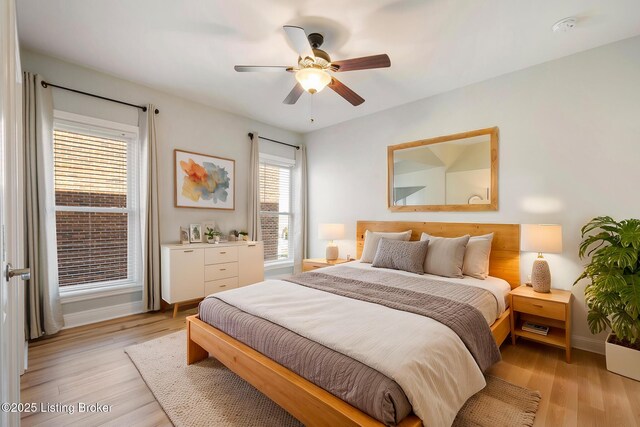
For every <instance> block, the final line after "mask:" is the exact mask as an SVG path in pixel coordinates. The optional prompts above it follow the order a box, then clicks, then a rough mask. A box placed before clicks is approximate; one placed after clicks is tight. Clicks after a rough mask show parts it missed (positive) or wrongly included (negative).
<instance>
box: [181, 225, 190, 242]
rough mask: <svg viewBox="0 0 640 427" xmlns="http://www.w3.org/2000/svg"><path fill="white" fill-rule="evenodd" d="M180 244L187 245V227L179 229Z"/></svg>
mask: <svg viewBox="0 0 640 427" xmlns="http://www.w3.org/2000/svg"><path fill="white" fill-rule="evenodd" d="M180 243H182V244H183V245H188V244H189V229H188V228H187V227H180Z"/></svg>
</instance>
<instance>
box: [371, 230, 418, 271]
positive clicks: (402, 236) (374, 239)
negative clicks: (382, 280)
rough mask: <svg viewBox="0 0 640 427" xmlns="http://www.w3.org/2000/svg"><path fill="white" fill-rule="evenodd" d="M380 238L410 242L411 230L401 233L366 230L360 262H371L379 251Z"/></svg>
mask: <svg viewBox="0 0 640 427" xmlns="http://www.w3.org/2000/svg"><path fill="white" fill-rule="evenodd" d="M380 239H391V240H403V241H405V242H408V241H409V240H410V239H411V230H407V231H403V232H400V233H383V232H380V231H369V230H367V231H365V232H364V248H363V249H362V256H361V257H360V262H367V263H369V264H371V263H372V262H373V259H374V258H375V256H376V252H377V251H378V243H380Z"/></svg>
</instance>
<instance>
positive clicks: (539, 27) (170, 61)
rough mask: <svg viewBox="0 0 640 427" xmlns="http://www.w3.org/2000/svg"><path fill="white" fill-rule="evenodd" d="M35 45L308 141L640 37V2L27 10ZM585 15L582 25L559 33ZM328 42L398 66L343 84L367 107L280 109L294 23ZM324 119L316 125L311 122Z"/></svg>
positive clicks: (511, 0) (332, 50)
mask: <svg viewBox="0 0 640 427" xmlns="http://www.w3.org/2000/svg"><path fill="white" fill-rule="evenodd" d="M17 3H18V20H19V35H20V39H21V43H22V45H23V47H26V48H28V49H33V50H36V51H39V52H43V53H47V54H49V55H52V56H56V57H59V58H62V59H65V60H68V61H71V62H75V63H78V64H81V65H85V66H87V67H90V68H94V69H97V70H100V71H103V72H105V73H109V74H112V75H115V76H118V77H122V78H124V79H127V80H131V81H134V82H138V83H142V84H144V85H147V86H151V87H155V88H158V89H161V90H163V91H166V92H169V93H173V94H176V95H179V96H182V97H185V98H190V99H193V100H196V101H199V102H202V103H204V104H208V105H211V106H214V107H218V108H220V109H223V110H226V111H230V112H234V113H237V114H241V115H244V116H248V117H252V118H255V119H257V120H260V121H263V122H265V123H269V124H272V125H275V126H279V127H282V128H285V129H291V130H295V131H299V132H309V131H312V130H315V129H319V128H321V127H325V126H329V125H332V124H335V123H339V122H342V121H345V120H349V119H352V118H355V117H359V116H363V115H366V114H371V113H373V112H376V111H380V110H384V109H387V108H390V107H393V106H396V105H400V104H404V103H407V102H411V101H414V100H417V99H420V98H424V97H427V96H431V95H434V94H437V93H441V92H445V91H447V90H451V89H454V88H457V87H461V86H464V85H467V84H470V83H473V82H477V81H482V80H485V79H488V78H491V77H494V76H498V75H500V74H504V73H508V72H510V71H515V70H518V69H522V68H526V67H529V66H531V65H534V64H538V63H541V62H545V61H548V60H551V59H555V58H559V57H562V56H566V55H570V54H572V53H576V52H579V51H582V50H586V49H589V48H593V47H596V46H600V45H603V44H607V43H610V42H613V41H617V40H621V39H625V38H628V37H632V36H635V35H638V34H640V1H638V0H615V1H613V0H483V1H478V0H379V1H375V0H349V1H345V0H322V1H310V0H307V1H303V0H233V1H229V0H185V1H175V0H135V1H132V0H47V1H42V0H18V1H17ZM567 16H576V17H577V18H578V26H577V28H576V29H575V30H573V31H571V32H568V33H560V34H555V33H553V32H552V31H551V25H552V24H553V23H554V22H556V21H557V20H559V19H561V18H565V17H567ZM286 24H293V25H299V26H302V27H304V28H305V29H306V30H307V33H310V32H320V33H322V34H324V36H325V44H324V45H323V47H322V48H323V49H324V50H326V51H327V52H328V53H329V54H330V55H331V57H332V58H333V59H334V60H337V59H347V58H353V57H359V56H367V55H373V54H378V53H387V54H389V56H390V57H391V68H386V69H380V70H366V71H353V72H346V73H340V74H339V75H337V76H336V77H338V78H339V79H340V80H341V81H342V82H343V83H344V84H346V85H348V86H349V87H350V88H351V89H353V90H354V91H356V92H357V93H358V94H360V95H361V96H362V97H364V98H365V99H366V102H365V103H364V104H362V105H361V106H359V107H353V106H351V105H350V104H348V103H347V102H346V101H345V100H343V99H342V98H340V97H339V96H338V95H337V94H336V93H334V92H333V91H331V90H330V89H325V90H324V91H322V92H320V93H318V94H316V95H314V96H311V95H309V94H303V96H302V97H301V99H300V100H299V101H298V103H297V104H296V105H294V106H290V105H284V104H282V100H283V99H284V98H285V96H286V95H287V94H288V93H289V91H290V90H291V88H292V87H293V85H294V83H295V81H294V76H293V75H291V74H289V73H282V74H278V73H264V74H262V73H260V74H259V73H236V72H235V71H234V70H233V66H234V65H236V64H242V65H294V63H295V61H296V54H295V53H294V51H293V50H292V49H291V47H290V46H289V45H288V42H287V39H286V38H285V35H284V32H283V31H282V26H283V25H286ZM311 115H313V117H314V118H315V123H313V124H312V123H310V120H309V119H310V117H311Z"/></svg>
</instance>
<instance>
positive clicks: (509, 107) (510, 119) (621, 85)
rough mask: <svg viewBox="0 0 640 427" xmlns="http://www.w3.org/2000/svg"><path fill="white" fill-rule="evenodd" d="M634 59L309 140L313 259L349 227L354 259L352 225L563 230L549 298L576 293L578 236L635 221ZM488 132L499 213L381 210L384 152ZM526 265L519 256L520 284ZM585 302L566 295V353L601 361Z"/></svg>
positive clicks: (594, 56) (613, 52)
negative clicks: (608, 223) (584, 350)
mask: <svg viewBox="0 0 640 427" xmlns="http://www.w3.org/2000/svg"><path fill="white" fill-rule="evenodd" d="M638 52H640V37H635V38H632V39H628V40H624V41H621V42H617V43H614V44H611V45H607V46H604V47H600V48H597V49H593V50H590V51H586V52H582V53H580V54H576V55H573V56H570V57H565V58H562V59H559V60H556V61H552V62H548V63H545V64H541V65H538V66H535V67H532V68H528V69H525V70H522V71H518V72H515V73H511V74H507V75H504V76H501V77H498V78H494V79H491V80H488V81H485V82H481V83H477V84H474V85H471V86H468V87H465V88H462V89H458V90H454V91H451V92H448V93H445V94H442V95H438V96H434V97H431V98H427V99H423V100H420V101H417V102H414V103H411V104H407V105H403V106H400V107H396V108H393V109H390V110H386V111H383V112H380V113H376V114H373V115H370V116H366V117H362V118H359V119H355V120H351V121H348V122H345V123H341V124H338V125H335V126H332V127H329V128H325V129H321V130H318V131H315V132H312V133H310V134H307V135H305V141H306V143H307V146H308V162H309V195H310V200H309V205H310V206H309V211H310V221H309V232H310V235H309V237H310V248H309V250H310V255H311V256H320V255H322V254H323V253H324V246H325V243H324V242H322V241H319V240H318V239H317V227H318V224H319V223H324V222H330V223H333V222H338V223H344V224H346V226H347V228H346V234H347V236H352V238H351V239H350V240H345V241H342V242H338V243H339V245H340V254H341V256H345V255H347V254H350V255H352V256H355V252H356V251H355V232H356V230H355V227H356V221H357V220H409V221H450V222H488V223H559V224H562V226H563V235H564V252H563V253H562V254H557V255H548V256H547V259H548V260H549V264H550V267H551V272H552V274H553V287H555V288H561V289H572V283H573V281H574V279H575V278H576V277H577V276H578V275H579V273H580V271H581V265H582V262H581V261H580V260H579V259H578V256H577V252H578V244H579V241H580V236H579V230H580V227H581V226H582V225H583V224H584V223H586V222H587V221H588V220H589V219H590V218H592V217H594V216H597V215H611V216H613V217H614V218H618V219H623V218H629V217H638V215H640V197H638V190H637V189H638V182H640V167H638V163H639V161H640V101H639V100H640V55H639V54H638ZM362 95H364V96H365V98H366V94H362ZM491 126H498V127H499V128H500V146H499V162H500V169H499V210H498V211H497V212H483V213H446V212H442V213H439V212H433V213H429V212H423V213H392V212H390V211H389V210H388V209H387V207H386V194H385V188H386V185H387V182H386V179H387V176H386V175H387V174H386V165H387V157H386V156H387V150H386V147H387V146H388V145H392V144H398V143H402V142H406V141H414V140H418V139H424V138H431V137H434V136H439V135H447V134H452V133H457V132H463V131H469V130H474V129H480V128H487V127H491ZM533 259H534V254H523V256H522V259H521V272H522V277H523V278H526V276H527V274H529V271H530V268H531V264H532V262H533ZM582 290H583V287H582V286H578V287H576V288H575V289H574V290H573V293H574V295H575V301H574V305H573V309H574V316H573V318H574V345H577V346H581V347H591V348H594V349H602V348H603V345H602V338H603V337H602V336H600V337H597V341H594V338H593V336H592V335H591V334H590V332H589V330H588V328H587V325H586V321H585V319H586V310H585V307H584V302H583V298H582Z"/></svg>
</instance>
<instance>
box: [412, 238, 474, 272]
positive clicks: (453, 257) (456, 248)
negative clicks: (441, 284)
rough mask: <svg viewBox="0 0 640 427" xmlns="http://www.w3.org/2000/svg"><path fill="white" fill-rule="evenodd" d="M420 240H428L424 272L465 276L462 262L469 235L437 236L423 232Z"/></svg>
mask: <svg viewBox="0 0 640 427" xmlns="http://www.w3.org/2000/svg"><path fill="white" fill-rule="evenodd" d="M420 240H423V241H424V240H428V241H429V248H428V249H427V257H426V258H425V260H424V272H425V273H429V274H435V275H436V276H443V277H463V275H462V264H463V262H464V252H465V249H466V247H467V243H468V242H469V235H468V234H467V235H465V236H462V237H454V238H447V237H435V236H430V235H428V234H427V233H422V236H420Z"/></svg>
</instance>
